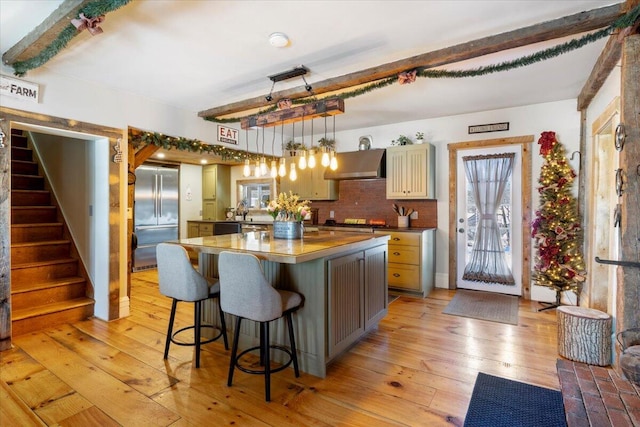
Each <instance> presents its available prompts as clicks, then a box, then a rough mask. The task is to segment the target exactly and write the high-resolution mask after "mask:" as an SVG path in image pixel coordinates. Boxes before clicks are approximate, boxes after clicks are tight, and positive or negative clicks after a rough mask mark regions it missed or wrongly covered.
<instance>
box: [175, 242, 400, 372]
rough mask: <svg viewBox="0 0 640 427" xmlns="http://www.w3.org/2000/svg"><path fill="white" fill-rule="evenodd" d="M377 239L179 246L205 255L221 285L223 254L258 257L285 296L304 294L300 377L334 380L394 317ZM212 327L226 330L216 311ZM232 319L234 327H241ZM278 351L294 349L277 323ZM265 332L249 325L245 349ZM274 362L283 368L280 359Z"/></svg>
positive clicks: (298, 325)
mask: <svg viewBox="0 0 640 427" xmlns="http://www.w3.org/2000/svg"><path fill="white" fill-rule="evenodd" d="M388 239H389V236H386V235H376V234H371V233H348V232H340V231H316V232H311V233H305V234H304V236H303V238H302V239H294V240H286V239H274V238H273V234H272V232H249V233H238V234H229V235H221V236H209V237H197V238H191V239H183V240H179V241H176V242H175V243H178V244H180V245H182V246H184V247H185V248H187V249H188V250H191V251H195V252H197V253H198V254H199V268H200V271H201V272H202V273H203V274H204V275H206V276H208V277H217V272H218V268H217V259H218V257H217V255H218V254H219V253H220V252H222V251H234V252H244V253H251V254H254V255H256V256H257V257H258V258H259V259H260V260H261V261H262V265H263V269H264V273H265V276H266V278H267V280H268V281H269V282H270V283H271V284H272V285H274V286H275V287H277V288H279V289H286V290H291V291H295V292H299V293H300V294H302V295H303V297H304V304H303V306H302V308H300V309H299V310H298V311H297V312H296V313H295V314H294V327H295V333H296V344H297V350H298V360H299V363H300V369H301V370H302V371H304V372H306V373H309V374H312V375H315V376H318V377H322V378H324V377H325V376H326V370H327V366H328V365H329V364H330V362H331V361H332V360H333V359H334V358H335V357H337V356H338V355H340V354H341V353H342V352H343V351H345V350H346V349H348V348H349V347H350V346H351V345H353V344H354V343H355V342H356V341H357V340H358V339H359V338H360V337H361V336H362V335H364V334H365V333H366V332H367V331H369V330H371V329H372V328H374V327H375V326H376V325H377V324H378V322H379V321H380V319H382V318H383V317H384V316H385V315H386V314H387V304H388V303H387V300H388V297H387V285H388V283H387V241H388ZM203 320H204V321H206V322H211V323H214V324H219V323H220V322H219V319H218V318H217V310H215V309H214V305H213V304H212V303H209V304H206V305H205V310H204V319H203ZM232 320H233V319H231V318H228V319H226V321H227V322H226V323H227V327H228V328H231V327H233V325H234V324H235V322H233V321H232ZM271 337H272V341H273V344H284V345H288V336H287V329H286V325H285V324H284V321H283V319H280V320H278V321H277V322H272V325H271ZM258 340H259V334H258V325H257V324H256V323H254V322H247V323H246V324H244V325H243V327H242V331H241V333H240V345H241V348H247V347H249V346H253V345H257V343H258ZM278 353H279V352H276V353H275V354H274V358H275V360H278V356H280V355H279V354H278Z"/></svg>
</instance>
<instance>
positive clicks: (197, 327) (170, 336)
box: [164, 298, 229, 368]
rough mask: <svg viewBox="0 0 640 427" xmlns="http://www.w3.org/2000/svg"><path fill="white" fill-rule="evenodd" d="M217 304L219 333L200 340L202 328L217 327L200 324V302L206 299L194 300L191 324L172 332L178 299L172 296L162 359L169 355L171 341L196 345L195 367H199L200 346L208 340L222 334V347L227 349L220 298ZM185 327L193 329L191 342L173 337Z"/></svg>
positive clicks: (225, 328) (227, 343)
mask: <svg viewBox="0 0 640 427" xmlns="http://www.w3.org/2000/svg"><path fill="white" fill-rule="evenodd" d="M217 300H218V301H217V304H218V312H219V313H220V328H219V329H220V333H219V334H218V335H216V336H214V337H213V338H210V339H207V340H206V341H201V339H202V328H212V329H218V328H217V327H216V326H214V325H203V324H202V302H203V301H206V300H200V301H194V302H193V303H194V304H195V306H194V313H193V326H187V327H184V328H182V329H180V330H178V331H175V332H173V324H174V321H175V318H176V308H177V306H178V301H179V300H177V299H175V298H173V302H172V304H171V316H170V317H169V326H168V327H167V341H166V343H165V346H164V359H165V360H166V359H167V358H168V357H169V346H170V345H171V343H172V342H173V343H174V344H177V345H186V346H189V345H194V346H195V347H196V368H199V367H200V346H201V345H202V344H208V343H210V342H213V341H215V340H217V339H218V338H220V336H221V335H222V338H223V339H224V348H225V350H228V349H229V342H228V339H227V325H226V322H225V320H224V313H223V312H222V308H221V307H220V298H217ZM187 329H193V330H194V331H193V333H194V340H193V342H188V343H185V342H180V341H177V340H176V339H175V336H176V335H177V334H179V333H180V332H182V331H185V330H187Z"/></svg>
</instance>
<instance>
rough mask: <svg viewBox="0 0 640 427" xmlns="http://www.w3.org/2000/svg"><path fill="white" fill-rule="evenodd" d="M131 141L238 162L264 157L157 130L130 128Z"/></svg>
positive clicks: (131, 142)
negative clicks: (164, 133) (140, 130)
mask: <svg viewBox="0 0 640 427" xmlns="http://www.w3.org/2000/svg"><path fill="white" fill-rule="evenodd" d="M129 143H130V144H131V145H133V148H135V149H138V148H141V147H143V146H147V145H155V146H156V147H162V148H164V149H165V150H171V149H173V148H175V149H176V150H180V151H191V152H193V153H197V152H199V153H200V154H202V153H207V154H212V155H217V156H220V157H221V158H222V160H234V161H237V162H241V161H244V160H245V159H249V160H251V161H256V160H260V158H261V157H262V156H261V155H259V154H256V153H249V152H247V151H242V150H234V149H232V148H227V147H223V146H222V145H211V144H206V143H204V142H201V141H198V140H197V139H188V138H183V137H179V138H176V137H173V136H167V135H163V134H161V133H157V132H142V133H134V132H132V129H129Z"/></svg>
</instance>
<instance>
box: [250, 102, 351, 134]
mask: <svg viewBox="0 0 640 427" xmlns="http://www.w3.org/2000/svg"><path fill="white" fill-rule="evenodd" d="M342 113H344V99H338V98H333V99H327V100H326V101H324V100H323V101H318V102H314V103H313V104H305V105H299V106H297V107H292V108H286V109H284V110H278V111H272V112H270V113H264V114H257V115H255V116H251V117H248V118H244V119H242V120H241V121H240V127H241V128H242V129H250V128H253V127H255V126H258V127H263V128H265V127H272V126H279V125H285V124H288V123H293V122H299V121H301V120H309V119H313V118H315V117H324V116H335V115H336V114H342Z"/></svg>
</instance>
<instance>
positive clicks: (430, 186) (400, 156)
mask: <svg viewBox="0 0 640 427" xmlns="http://www.w3.org/2000/svg"><path fill="white" fill-rule="evenodd" d="M435 197H436V185H435V147H434V146H433V145H432V144H429V143H425V144H416V145H402V146H397V147H389V148H387V199H435Z"/></svg>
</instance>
